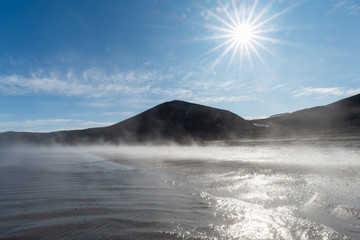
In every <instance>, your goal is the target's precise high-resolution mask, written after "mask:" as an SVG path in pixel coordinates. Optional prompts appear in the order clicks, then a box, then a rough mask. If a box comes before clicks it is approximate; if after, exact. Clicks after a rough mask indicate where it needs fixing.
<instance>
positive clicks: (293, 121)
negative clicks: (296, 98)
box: [251, 94, 360, 137]
mask: <svg viewBox="0 0 360 240" xmlns="http://www.w3.org/2000/svg"><path fill="white" fill-rule="evenodd" d="M251 122H252V123H254V124H255V125H258V126H266V127H267V128H266V131H265V132H264V133H263V134H264V135H267V136H279V137H281V136H304V135H307V136H308V135H318V136H324V135H328V136H329V135H332V136H337V135H357V136H359V135H360V94H357V95H355V96H352V97H349V98H345V99H343V100H340V101H337V102H334V103H332V104H329V105H326V106H321V107H314V108H309V109H304V110H300V111H297V112H293V113H287V114H280V115H275V116H272V117H270V118H266V119H257V120H252V121H251Z"/></svg>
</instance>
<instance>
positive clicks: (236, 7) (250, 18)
mask: <svg viewBox="0 0 360 240" xmlns="http://www.w3.org/2000/svg"><path fill="white" fill-rule="evenodd" d="M258 3H259V1H258V0H255V1H254V2H253V4H252V5H251V6H249V7H248V6H247V5H246V1H245V0H243V1H235V0H231V4H229V5H227V6H225V5H224V3H223V2H222V1H220V0H218V4H219V7H218V8H217V11H216V13H214V12H213V11H208V15H209V16H210V17H212V18H213V19H215V20H216V25H207V27H209V28H210V29H212V30H213V31H215V33H216V34H215V35H214V36H213V37H209V38H207V39H223V42H222V43H220V44H219V45H217V46H215V47H214V48H213V49H211V50H209V51H208V52H213V51H215V50H218V49H220V48H223V49H224V50H223V52H222V53H221V55H220V56H219V57H217V58H216V60H215V62H214V66H215V65H216V64H218V63H219V62H220V60H221V59H222V58H223V57H224V56H225V55H227V54H228V53H231V58H230V61H229V65H230V64H231V63H232V61H233V59H234V57H235V56H236V55H238V56H239V57H240V66H241V65H242V62H243V58H244V56H246V57H247V59H248V62H249V63H250V66H251V68H254V65H253V56H255V57H256V58H257V59H258V60H260V62H262V63H263V64H264V65H265V66H267V63H266V62H265V60H264V58H263V57H262V56H261V54H260V49H261V50H262V51H266V52H267V53H270V54H271V55H273V56H276V57H278V56H277V55H276V54H275V53H274V52H272V51H271V50H270V49H269V48H268V47H267V46H266V42H272V43H282V42H284V41H282V40H280V39H276V38H272V37H269V36H267V35H268V34H269V33H271V32H275V31H279V30H280V29H276V28H272V27H267V25H268V23H269V22H270V21H272V20H274V19H275V18H277V17H279V16H280V15H282V14H284V13H285V12H287V11H288V10H289V9H290V8H287V9H285V10H283V11H281V12H278V13H276V14H272V15H270V16H269V12H270V9H271V7H272V5H273V3H270V4H268V5H267V6H266V7H264V8H262V9H260V10H258V8H259V6H258V5H259V4H258Z"/></svg>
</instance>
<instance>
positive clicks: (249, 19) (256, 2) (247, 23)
mask: <svg viewBox="0 0 360 240" xmlns="http://www.w3.org/2000/svg"><path fill="white" fill-rule="evenodd" d="M258 2H259V0H256V1H255V2H254V4H253V6H252V8H251V10H250V14H249V17H248V18H247V20H246V23H245V24H246V25H249V24H250V22H251V18H252V16H253V15H254V12H255V8H256V6H257V5H258Z"/></svg>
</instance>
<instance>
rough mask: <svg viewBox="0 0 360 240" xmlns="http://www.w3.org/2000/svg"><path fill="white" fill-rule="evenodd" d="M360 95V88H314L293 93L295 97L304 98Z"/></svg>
mask: <svg viewBox="0 0 360 240" xmlns="http://www.w3.org/2000/svg"><path fill="white" fill-rule="evenodd" d="M357 93H360V88H358V89H354V88H339V87H333V88H313V87H304V88H300V89H298V90H296V91H294V92H293V97H303V96H311V95H317V96H350V95H355V94H357Z"/></svg>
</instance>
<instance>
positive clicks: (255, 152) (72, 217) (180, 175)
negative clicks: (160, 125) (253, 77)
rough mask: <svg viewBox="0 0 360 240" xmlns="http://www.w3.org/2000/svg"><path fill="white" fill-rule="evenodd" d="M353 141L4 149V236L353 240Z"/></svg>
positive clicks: (0, 219)
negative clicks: (332, 143) (308, 144)
mask: <svg viewBox="0 0 360 240" xmlns="http://www.w3.org/2000/svg"><path fill="white" fill-rule="evenodd" d="M352 146H353V145H351V147H347V146H343V145H341V144H338V145H335V146H331V147H329V146H326V145H325V146H324V145H320V146H314V145H312V146H306V145H299V146H296V145H281V144H274V145H256V144H253V145H249V144H247V145H236V146H233V145H232V146H227V145H222V146H207V147H199V146H186V147H179V146H162V147H151V146H142V147H125V146H118V147H110V146H93V147H78V148H64V147H54V148H35V149H34V148H21V149H18V148H17V149H0V157H1V158H0V159H1V162H0V165H1V168H0V173H1V174H0V183H1V184H0V188H1V189H0V190H1V192H2V195H1V196H0V208H1V211H0V230H1V231H0V232H1V233H0V238H8V237H15V238H19V239H21V238H23V239H26V238H29V237H34V238H41V236H47V237H51V238H52V239H59V238H62V237H68V238H72V239H83V238H87V237H89V238H92V239H106V238H129V237H130V236H131V237H134V236H137V238H138V239H259V240H260V239H301V240H306V239H309V240H310V239H324V240H326V239H349V238H352V239H357V237H358V236H359V235H360V228H359V226H360V202H359V199H360V192H359V190H358V186H359V184H360V162H359V159H360V150H359V148H357V147H352Z"/></svg>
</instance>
